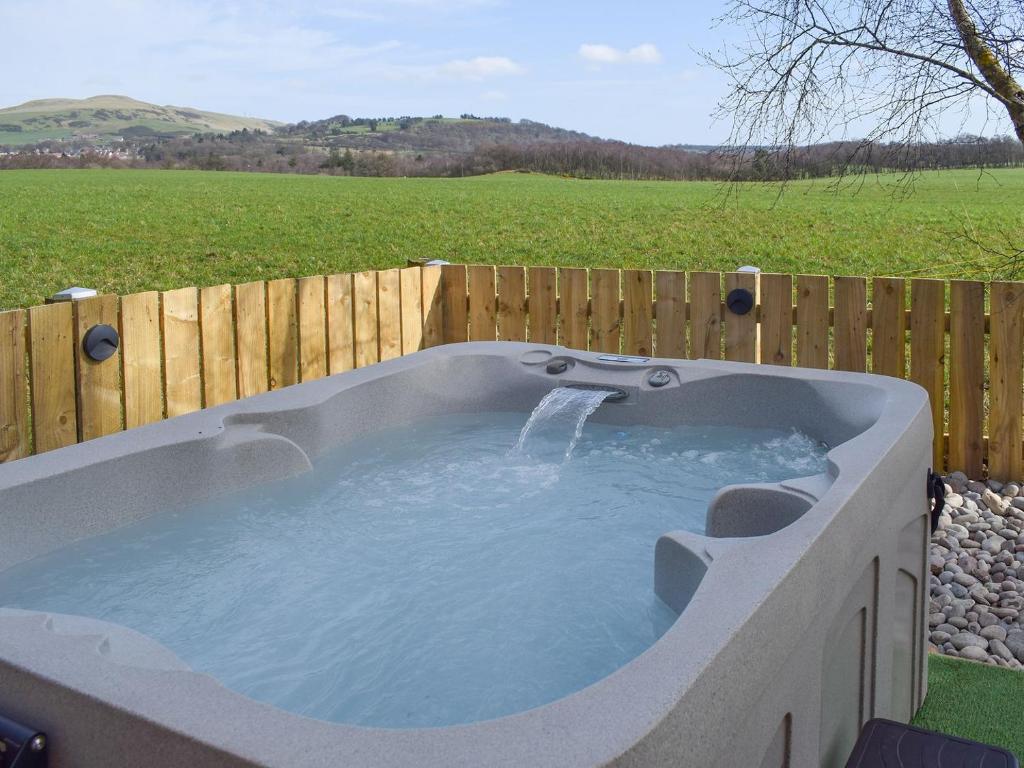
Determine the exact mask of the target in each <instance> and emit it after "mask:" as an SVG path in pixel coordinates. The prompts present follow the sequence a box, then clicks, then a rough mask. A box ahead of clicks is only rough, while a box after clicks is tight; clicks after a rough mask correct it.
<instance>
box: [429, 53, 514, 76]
mask: <svg viewBox="0 0 1024 768" xmlns="http://www.w3.org/2000/svg"><path fill="white" fill-rule="evenodd" d="M525 71H526V70H525V69H523V67H521V66H520V65H519V64H517V63H516V62H514V61H512V59H509V58H506V57H505V56H477V57H476V58H475V59H456V60H454V61H449V62H448V63H447V64H442V65H441V66H440V67H438V68H437V72H438V74H440V75H445V76H448V77H454V78H458V79H460V80H486V79H487V78H491V77H507V76H508V75H521V74H523V73H524V72H525Z"/></svg>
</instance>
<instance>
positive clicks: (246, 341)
mask: <svg viewBox="0 0 1024 768" xmlns="http://www.w3.org/2000/svg"><path fill="white" fill-rule="evenodd" d="M235 355H236V357H237V359H238V373H237V376H238V396H239V397H250V396H252V395H258V394H260V393H261V392H266V391H267V386H268V380H267V379H268V374H267V286H266V283H263V282H254V283H243V284H242V285H238V286H235Z"/></svg>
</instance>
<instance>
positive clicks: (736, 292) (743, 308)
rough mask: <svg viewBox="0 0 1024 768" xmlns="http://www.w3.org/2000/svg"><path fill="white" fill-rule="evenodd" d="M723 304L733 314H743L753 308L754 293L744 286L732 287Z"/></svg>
mask: <svg viewBox="0 0 1024 768" xmlns="http://www.w3.org/2000/svg"><path fill="white" fill-rule="evenodd" d="M725 306H727V307H728V308H729V311H730V312H732V313H733V314H734V315H745V314H747V313H748V312H750V310H752V309H753V308H754V294H752V293H751V292H750V291H748V290H747V289H746V288H733V289H732V290H731V291H729V295H728V296H726V297H725Z"/></svg>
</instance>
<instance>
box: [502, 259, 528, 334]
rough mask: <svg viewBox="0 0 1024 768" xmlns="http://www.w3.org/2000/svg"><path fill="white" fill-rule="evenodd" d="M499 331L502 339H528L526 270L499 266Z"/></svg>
mask: <svg viewBox="0 0 1024 768" xmlns="http://www.w3.org/2000/svg"><path fill="white" fill-rule="evenodd" d="M498 333H499V335H500V337H501V340H502V341H526V270H525V269H523V268H522V267H498Z"/></svg>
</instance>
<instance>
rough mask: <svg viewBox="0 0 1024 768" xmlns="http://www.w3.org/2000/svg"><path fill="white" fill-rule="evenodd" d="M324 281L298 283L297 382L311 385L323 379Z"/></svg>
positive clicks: (325, 319) (321, 278)
mask: <svg viewBox="0 0 1024 768" xmlns="http://www.w3.org/2000/svg"><path fill="white" fill-rule="evenodd" d="M325 290H326V289H325V287H324V278H323V277H321V276H320V275H315V276H313V277H303V278H302V279H300V280H299V289H298V298H299V378H300V379H301V380H302V381H315V380H316V379H322V378H323V377H324V376H326V375H327V307H326V306H325V304H324V301H325V299H324V293H325Z"/></svg>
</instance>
